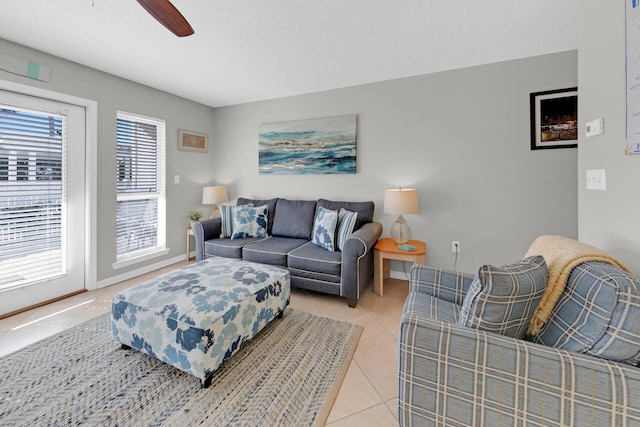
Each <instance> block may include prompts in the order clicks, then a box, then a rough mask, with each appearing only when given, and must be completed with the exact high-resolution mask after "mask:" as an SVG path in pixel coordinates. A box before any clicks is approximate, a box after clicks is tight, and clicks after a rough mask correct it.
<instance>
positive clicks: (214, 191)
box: [202, 185, 229, 205]
mask: <svg viewBox="0 0 640 427" xmlns="http://www.w3.org/2000/svg"><path fill="white" fill-rule="evenodd" d="M228 201H229V196H228V194H227V187H225V186H224V185H215V186H212V187H204V188H203V189H202V204H203V205H217V204H218V203H224V202H228Z"/></svg>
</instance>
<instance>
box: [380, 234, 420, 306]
mask: <svg viewBox="0 0 640 427" xmlns="http://www.w3.org/2000/svg"><path fill="white" fill-rule="evenodd" d="M409 244H410V245H412V246H415V247H416V250H415V251H403V250H402V249H399V248H398V245H397V244H396V242H394V241H393V239H392V238H390V237H386V238H384V239H380V240H379V241H378V243H377V244H376V246H375V249H374V253H375V255H374V258H373V260H374V267H373V268H374V270H373V271H374V273H373V291H374V292H375V293H376V294H378V295H380V296H382V295H383V285H384V279H388V278H389V277H390V273H391V266H390V260H392V259H395V260H399V261H413V262H414V263H415V264H421V265H426V264H427V245H426V244H425V243H424V242H421V241H419V240H409Z"/></svg>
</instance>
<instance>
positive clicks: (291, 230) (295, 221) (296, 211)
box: [271, 199, 316, 240]
mask: <svg viewBox="0 0 640 427" xmlns="http://www.w3.org/2000/svg"><path fill="white" fill-rule="evenodd" d="M315 212H316V201H315V200H287V199H278V203H277V204H276V213H275V218H273V229H272V230H271V234H273V235H274V236H278V237H291V238H294V239H307V240H311V229H312V228H313V219H314V216H315Z"/></svg>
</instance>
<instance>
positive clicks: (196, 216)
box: [189, 211, 202, 221]
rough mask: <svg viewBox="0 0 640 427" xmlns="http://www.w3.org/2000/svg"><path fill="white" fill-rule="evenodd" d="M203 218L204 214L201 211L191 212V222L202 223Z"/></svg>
mask: <svg viewBox="0 0 640 427" xmlns="http://www.w3.org/2000/svg"><path fill="white" fill-rule="evenodd" d="M201 218H202V212H200V211H191V212H189V220H191V221H200V219H201Z"/></svg>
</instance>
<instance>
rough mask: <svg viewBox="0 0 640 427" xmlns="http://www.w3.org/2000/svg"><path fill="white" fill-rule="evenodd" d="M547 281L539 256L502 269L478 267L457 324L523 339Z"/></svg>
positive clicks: (544, 268)
mask: <svg viewBox="0 0 640 427" xmlns="http://www.w3.org/2000/svg"><path fill="white" fill-rule="evenodd" d="M547 278H548V271H547V264H546V263H545V261H544V258H543V257H542V256H541V255H537V256H532V257H529V258H525V259H523V260H522V261H518V262H515V263H513V264H508V265H503V266H501V267H494V266H491V265H484V266H482V267H480V269H479V270H478V274H477V275H476V277H475V278H474V280H473V282H472V283H471V285H470V286H469V290H468V291H467V294H466V295H465V297H464V301H463V302H462V309H461V310H460V319H459V320H458V324H459V325H461V326H467V327H470V328H476V329H481V330H484V331H488V332H493V333H496V334H500V335H505V336H508V337H513V338H523V337H524V336H525V334H526V332H527V328H528V326H529V322H530V321H531V318H532V317H533V312H534V311H535V309H536V307H537V306H538V302H540V299H541V298H542V294H543V293H544V289H545V287H546V286H547Z"/></svg>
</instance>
